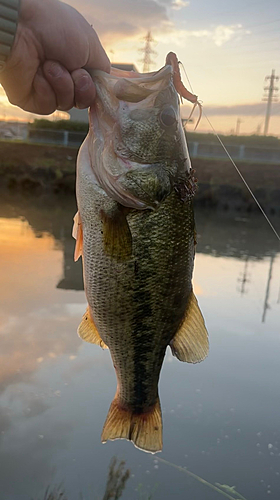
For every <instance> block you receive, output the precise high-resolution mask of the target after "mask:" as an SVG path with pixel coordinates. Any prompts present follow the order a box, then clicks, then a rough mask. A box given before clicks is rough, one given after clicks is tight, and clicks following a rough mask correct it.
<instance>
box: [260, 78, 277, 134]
mask: <svg viewBox="0 0 280 500" xmlns="http://www.w3.org/2000/svg"><path fill="white" fill-rule="evenodd" d="M265 80H269V81H270V82H269V86H268V87H264V90H265V91H267V90H268V95H266V96H265V97H264V98H263V101H266V102H267V106H266V116H265V124H264V135H267V134H268V127H269V119H270V114H271V104H272V102H277V96H276V95H274V92H277V91H278V87H275V85H274V83H275V81H276V82H277V81H278V80H279V77H278V76H275V69H273V70H272V72H271V75H270V76H266V78H265Z"/></svg>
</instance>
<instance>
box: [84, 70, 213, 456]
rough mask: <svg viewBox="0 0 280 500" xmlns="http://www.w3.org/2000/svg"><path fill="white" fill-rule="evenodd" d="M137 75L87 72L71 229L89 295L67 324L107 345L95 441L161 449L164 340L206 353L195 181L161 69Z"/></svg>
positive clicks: (184, 354)
mask: <svg viewBox="0 0 280 500" xmlns="http://www.w3.org/2000/svg"><path fill="white" fill-rule="evenodd" d="M140 77H141V78H140V80H141V81H142V82H143V81H144V80H145V92H144V91H143V88H139V95H140V97H139V99H138V97H137V92H138V90H137V89H138V87H137V79H136V80H134V82H133V85H132V86H131V88H130V83H129V81H128V80H126V81H125V82H123V81H122V79H118V78H115V77H114V76H112V77H111V76H108V75H106V74H103V73H102V72H98V71H97V72H96V78H97V80H96V81H97V83H98V85H97V94H98V99H97V105H96V107H95V108H94V109H93V111H92V114H91V126H90V132H89V135H88V137H87V138H86V140H85V142H84V144H83V146H82V148H81V150H80V152H79V157H78V172H77V201H78V210H79V212H78V216H77V219H76V222H75V224H76V225H75V228H76V229H75V230H74V234H75V237H76V239H77V243H76V252H75V256H76V258H77V257H78V256H79V255H82V257H83V273H84V284H85V292H86V296H87V300H88V304H89V307H88V310H87V312H86V313H85V315H84V317H83V320H82V323H81V325H80V327H79V330H78V333H79V335H80V336H81V338H83V339H84V340H86V341H89V342H92V343H96V344H98V345H100V346H102V347H108V348H109V350H110V354H111V357H112V361H113V364H114V367H115V371H116V375H117V392H116V395H115V398H114V400H113V402H112V404H111V407H110V409H109V413H108V416H107V419H106V422H105V424H104V428H103V433H102V440H103V441H104V442H105V441H107V440H108V439H118V438H126V439H130V440H131V441H133V443H134V444H135V446H137V447H139V448H141V449H143V450H145V451H150V452H152V453H154V452H156V451H160V449H161V447H162V437H161V435H162V422H161V411H160V402H159V396H158V381H159V376H160V370H161V367H162V363H163V360H164V356H165V352H166V348H167V346H168V345H170V347H171V349H172V353H173V354H174V355H175V356H177V357H178V359H180V360H182V361H188V362H191V363H194V362H198V361H201V360H202V359H204V357H205V356H206V355H207V352H208V338H207V331H206V328H205V324H204V321H203V317H202V315H201V312H200V309H199V307H198V304H197V300H196V298H195V296H194V294H193V291H192V273H193V264H194V254H195V222H194V213H193V203H192V197H193V193H194V181H193V172H192V170H191V168H190V162H189V157H188V153H187V146H186V143H185V137H184V134H183V131H182V125H181V121H180V118H179V112H178V110H179V102H178V96H177V93H176V91H175V89H174V87H173V84H172V68H170V67H164V68H163V69H162V70H161V72H158V73H154V74H149V75H148V76H147V78H146V76H145V75H140ZM114 78H115V79H114ZM133 78H135V76H133ZM116 81H117V83H116ZM149 82H150V86H151V89H152V90H151V93H150V94H149ZM140 83H141V82H140ZM114 85H116V86H117V94H118V96H119V98H118V99H116V96H115V94H114V92H115V91H114ZM102 86H104V87H105V90H104V102H103V101H102V96H103V94H102ZM157 86H159V90H158V92H156V91H155V89H156V88H157ZM110 92H111V93H112V94H113V97H112V100H111V101H110ZM129 92H131V94H130V93H129ZM123 94H125V98H126V99H127V100H128V102H126V103H125V102H123V101H122V100H121V99H122V95H123ZM129 99H131V100H130V101H129ZM137 99H138V100H139V102H138V100H137ZM166 101H167V102H166ZM151 103H152V104H153V106H151ZM110 106H111V108H110ZM145 106H146V108H145ZM108 108H110V109H109V111H108ZM106 110H107V111H108V112H107V111H106ZM103 125H104V127H103ZM110 130H111V131H112V132H110ZM149 131H150V137H151V140H150V142H149ZM151 133H152V135H151ZM116 151H118V153H116Z"/></svg>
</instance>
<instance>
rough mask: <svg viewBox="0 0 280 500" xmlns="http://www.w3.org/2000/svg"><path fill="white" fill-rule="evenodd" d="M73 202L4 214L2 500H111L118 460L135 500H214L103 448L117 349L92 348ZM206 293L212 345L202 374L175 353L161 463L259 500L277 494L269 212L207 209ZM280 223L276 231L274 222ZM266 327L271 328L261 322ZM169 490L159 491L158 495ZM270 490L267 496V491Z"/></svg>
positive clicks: (137, 459)
mask: <svg viewBox="0 0 280 500" xmlns="http://www.w3.org/2000/svg"><path fill="white" fill-rule="evenodd" d="M74 213H75V201H74V200H72V199H67V198H66V199H59V200H58V199H48V198H46V199H41V200H33V201H32V200H30V199H29V200H25V199H18V200H12V199H10V198H9V196H8V195H7V197H6V199H5V195H4V196H3V198H2V201H1V206H0V239H1V247H0V248H1V257H2V258H1V259H0V275H1V287H0V484H1V495H2V496H1V498H2V497H3V498H5V499H6V498H7V499H8V498H9V500H30V499H31V498H32V497H35V498H38V497H39V495H43V492H44V491H45V490H46V487H47V486H48V485H49V484H58V483H59V482H61V481H62V480H63V482H64V484H65V489H66V491H67V496H68V498H69V499H70V500H74V499H75V500H76V499H77V498H78V497H79V494H80V492H81V491H82V492H83V494H84V496H85V498H98V497H99V498H101V497H102V494H103V493H104V484H105V483H106V477H107V467H108V463H109V462H110V459H111V456H112V455H114V454H117V455H119V456H120V457H122V458H125V460H126V462H127V464H129V468H130V469H131V472H132V473H133V477H131V479H130V481H129V482H128V485H127V488H126V491H125V492H124V496H123V498H124V500H125V499H127V500H128V499H130V500H131V499H132V498H133V499H134V498H135V499H136V500H138V498H139V495H140V494H139V493H137V492H136V490H137V489H138V491H139V484H143V485H144V486H143V488H144V491H145V492H147V495H148V493H149V491H154V494H153V498H155V499H157V498H158V499H162V498H172V497H175V498H176V499H178V500H181V499H183V498H186V497H189V498H196V499H197V500H212V499H213V500H214V499H216V498H217V496H216V495H215V493H212V492H211V491H205V490H204V489H203V488H202V486H201V485H198V484H196V483H195V482H192V481H191V480H189V479H188V480H186V478H185V477H182V475H180V473H178V472H177V471H176V470H175V471H172V470H169V469H167V466H166V465H163V464H160V462H159V461H158V460H157V458H156V457H151V456H149V455H146V454H144V453H141V452H139V451H138V450H135V449H134V448H133V447H132V446H131V445H129V444H128V443H125V442H122V441H118V442H114V443H108V444H107V445H106V446H102V445H101V444H100V433H101V429H102V425H103V422H104V419H105V416H106V414H107V410H108V407H109V404H110V402H111V399H112V397H113V396H114V393H115V375H114V372H113V368H112V364H111V360H110V356H109V353H108V352H106V351H104V352H103V351H101V350H100V349H98V348H95V346H91V345H87V344H85V343H82V342H81V341H80V339H79V338H78V337H77V335H76V329H77V326H78V324H79V321H80V319H81V316H82V314H83V313H84V311H85V306H86V304H85V297H84V293H83V292H82V291H81V290H82V273H81V267H80V263H76V264H75V263H74V262H73V258H72V256H73V249H74V240H73V239H72V237H71V229H72V217H73V215H74ZM196 219H197V227H198V249H197V250H198V252H197V258H196V267H195V289H196V293H197V295H198V296H199V302H200V304H201V308H202V310H203V312H204V315H205V318H206V321H207V325H208V329H209V332H210V336H211V351H210V356H209V358H208V359H207V360H206V361H205V362H203V363H202V364H200V365H197V366H190V365H185V364H182V363H179V362H177V360H175V359H174V358H172V356H171V354H170V352H168V353H167V357H166V362H165V364H164V367H163V372H162V377H161V384H160V391H161V400H162V405H163V418H164V452H163V454H162V456H163V457H164V458H166V459H167V460H169V461H172V462H174V463H177V464H179V465H183V466H187V467H189V468H190V469H191V470H192V471H194V472H196V473H197V474H198V475H199V476H202V477H204V478H205V479H207V480H209V481H210V482H212V483H215V482H219V483H226V484H230V485H231V484H235V485H236V489H237V490H238V491H241V492H242V493H243V494H244V496H245V497H246V498H248V500H250V499H254V500H263V498H264V497H266V495H267V494H268V491H270V493H269V495H270V497H269V498H271V499H273V500H276V499H278V498H279V495H280V486H279V474H280V432H279V413H280V390H279V379H280V367H279V340H280V338H279V324H280V321H279V320H280V304H279V268H280V255H279V248H278V246H277V245H278V243H277V240H276V241H275V237H274V235H273V233H272V234H271V232H270V229H269V227H267V226H266V222H265V221H264V220H263V219H262V218H261V217H259V216H256V215H250V218H244V217H242V216H238V217H237V216H236V214H229V213H219V212H217V213H211V212H209V211H207V212H206V211H198V210H197V211H196ZM275 225H276V226H277V221H275ZM262 319H263V320H265V323H262ZM156 484H158V487H157V488H156V489H155V485H156ZM268 487H269V488H268Z"/></svg>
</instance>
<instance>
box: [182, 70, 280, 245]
mask: <svg viewBox="0 0 280 500" xmlns="http://www.w3.org/2000/svg"><path fill="white" fill-rule="evenodd" d="M179 64H181V66H182V68H183V70H184V73H185V75H186V78H187V80H188V84H189V86H190V89H191V91H192V93H193V94H194V91H193V88H192V85H191V82H190V80H189V77H188V75H187V73H186V70H185V68H184V65H183V64H182V63H179ZM202 112H203V114H204V116H205V118H206V120H207V122H208V123H209V125H210V127H211V129H212V130H213V132H214V134H215V136H216V137H217V139H218V141H219V143H220V144H221V146H222V148H223V150H224V151H225V153H226V155H227V156H228V158H229V160H230V161H231V163H232V165H233V166H234V168H235V170H236V172H237V173H238V175H239V176H240V178H241V179H242V181H243V182H244V184H245V186H246V188H247V189H248V191H249V193H250V195H251V196H252V198H253V200H254V201H255V203H256V204H257V206H258V207H259V209H260V211H261V213H262V214H263V216H264V218H265V219H266V221H267V222H268V224H269V225H270V227H271V229H272V231H273V232H274V234H275V236H276V237H277V238H278V240H279V241H280V236H279V234H278V232H277V231H276V229H275V227H274V226H273V224H272V222H271V221H270V220H269V218H268V216H267V215H266V213H265V211H264V209H263V208H262V206H261V205H260V203H259V201H258V200H257V198H256V196H255V195H254V193H253V191H252V189H251V188H250V186H249V185H248V183H247V181H246V180H245V179H244V177H243V175H242V174H241V172H240V170H239V168H238V166H237V165H236V163H235V161H234V160H233V158H232V157H231V156H230V154H229V152H228V150H227V148H226V147H225V145H224V143H223V141H222V140H221V138H220V137H219V135H218V133H217V132H216V130H215V129H214V127H213V125H212V123H211V122H210V120H209V118H208V116H207V115H206V113H205V111H204V109H203V108H202Z"/></svg>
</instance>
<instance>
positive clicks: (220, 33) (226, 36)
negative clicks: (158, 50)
mask: <svg viewBox="0 0 280 500" xmlns="http://www.w3.org/2000/svg"><path fill="white" fill-rule="evenodd" d="M161 29H162V31H161V32H159V33H158V34H157V40H159V41H161V42H163V43H167V44H169V43H172V44H176V45H178V46H184V45H186V43H187V42H188V41H189V39H190V38H200V39H205V40H210V41H212V42H213V43H214V44H215V45H216V46H217V47H221V46H222V45H224V44H225V43H227V42H229V41H230V40H234V39H239V40H240V39H241V38H242V37H243V36H244V35H248V34H249V32H248V31H247V30H245V29H244V28H243V27H242V25H241V24H234V25H228V26H226V25H219V26H213V27H211V29H201V30H186V29H178V28H175V26H174V24H173V23H172V22H170V21H169V22H166V23H164V25H163V24H162V27H161Z"/></svg>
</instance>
